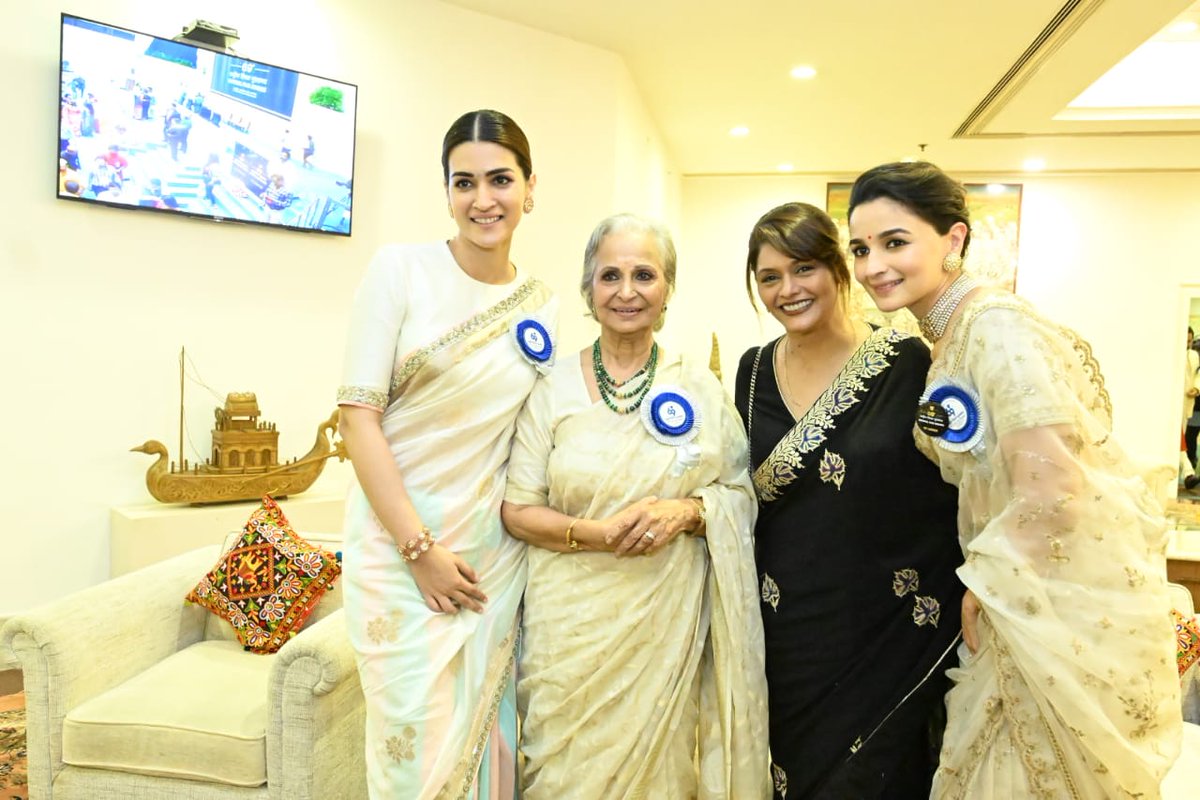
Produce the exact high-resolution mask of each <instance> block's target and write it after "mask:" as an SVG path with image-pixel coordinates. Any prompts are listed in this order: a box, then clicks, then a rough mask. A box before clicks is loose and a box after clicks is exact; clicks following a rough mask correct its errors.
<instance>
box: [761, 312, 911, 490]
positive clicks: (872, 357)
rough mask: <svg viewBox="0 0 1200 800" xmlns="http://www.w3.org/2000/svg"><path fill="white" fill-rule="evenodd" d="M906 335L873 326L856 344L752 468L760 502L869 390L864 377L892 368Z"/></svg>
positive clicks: (801, 465) (781, 485) (797, 468)
mask: <svg viewBox="0 0 1200 800" xmlns="http://www.w3.org/2000/svg"><path fill="white" fill-rule="evenodd" d="M909 338H912V336H911V334H908V333H904V332H902V331H898V330H896V329H894V328H876V329H875V330H874V331H872V332H871V335H870V336H868V337H867V338H866V341H864V342H863V343H862V344H861V345H859V347H858V349H857V350H855V351H854V353H853V355H851V356H850V358H849V359H847V360H846V363H845V364H843V365H842V369H841V370H840V371H839V372H838V374H837V377H835V378H834V379H833V383H831V384H830V385H829V386H828V387H827V388H826V389H825V391H824V392H822V393H821V396H820V397H818V398H817V400H816V402H815V403H813V404H812V406H811V407H810V408H809V409H808V410H807V411H805V412H804V414H803V416H801V417H800V419H799V420H798V421H797V422H796V424H795V425H794V426H793V427H792V429H791V430H790V431H788V432H787V433H786V434H785V435H784V437H783V438H782V439H780V440H779V442H778V443H777V444H776V445H775V447H774V449H772V450H771V453H770V454H769V455H768V456H767V457H766V458H765V459H764V460H763V462H762V463H761V464H759V465H758V469H756V470H754V475H753V478H754V488H755V489H756V490H757V491H758V498H759V501H760V502H762V503H769V502H771V501H773V500H778V499H779V497H780V496H782V494H783V490H784V489H785V488H786V487H787V486H788V485H789V484H791V483H792V482H794V481H795V480H796V478H798V477H799V471H800V470H802V469H804V456H806V455H807V454H809V453H811V452H813V451H814V450H816V449H817V448H819V447H820V446H821V445H822V444H824V443H825V440H826V438H828V437H827V436H826V433H825V431H827V430H828V429H830V428H832V427H833V426H834V423H835V422H836V421H837V418H838V417H839V416H841V415H842V414H844V413H845V412H846V411H848V410H849V409H850V408H852V407H853V406H855V405H857V404H858V402H859V401H860V400H861V399H862V397H863V395H865V394H866V393H867V391H868V387H867V384H866V381H867V380H869V379H871V378H874V377H876V376H877V375H880V374H882V373H883V372H885V371H886V370H888V369H889V368H891V366H892V362H891V360H890V358H891V357H894V356H896V355H897V351H896V348H895V347H894V345H895V344H896V343H897V342H900V341H903V340H904V339H909ZM776 383H778V378H776Z"/></svg>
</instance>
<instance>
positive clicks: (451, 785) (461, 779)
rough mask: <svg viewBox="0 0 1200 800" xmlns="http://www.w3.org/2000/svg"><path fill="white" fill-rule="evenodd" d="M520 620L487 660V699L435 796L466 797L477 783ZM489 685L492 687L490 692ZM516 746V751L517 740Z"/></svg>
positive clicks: (513, 654)
mask: <svg viewBox="0 0 1200 800" xmlns="http://www.w3.org/2000/svg"><path fill="white" fill-rule="evenodd" d="M519 624H520V620H519V619H514V620H513V624H512V627H511V628H510V629H509V631H508V635H507V636H505V637H504V640H503V641H502V642H500V646H499V647H498V648H497V649H496V654H495V655H494V656H493V657H492V660H491V663H489V664H488V669H487V674H486V675H485V677H484V681H483V686H484V691H483V692H482V695H483V696H484V697H486V698H487V702H484V703H480V704H479V706H478V707H477V708H476V709H475V717H474V719H472V720H471V728H470V730H469V731H468V733H467V749H466V750H465V751H464V752H463V753H462V755H461V757H460V758H459V760H458V763H457V764H456V765H455V767H454V769H453V770H452V771H451V772H450V775H449V777H448V778H447V779H446V783H445V784H443V785H442V788H441V790H440V791H438V793H437V795H435V800H466V798H468V797H469V796H470V794H471V790H472V788H474V786H475V778H476V775H477V774H478V772H479V763H480V762H481V761H482V760H483V753H484V751H485V750H487V740H488V737H489V736H491V734H492V728H493V727H494V726H495V724H496V715H497V714H498V713H499V710H500V703H501V701H502V700H503V699H504V691H505V689H507V688H508V681H509V679H510V678H511V677H512V674H513V668H514V666H515V664H516V658H517V647H516V642H517V630H518V626H519ZM489 687H491V689H490V692H489V690H488V689H489ZM513 746H514V752H515V747H516V743H515V742H514V744H513ZM514 768H515V765H514ZM514 774H515V773H514ZM518 779H519V778H518Z"/></svg>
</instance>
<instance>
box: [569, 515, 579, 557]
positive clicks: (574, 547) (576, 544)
mask: <svg viewBox="0 0 1200 800" xmlns="http://www.w3.org/2000/svg"><path fill="white" fill-rule="evenodd" d="M577 522H579V518H578V517H576V518H575V519H573V520H571V524H570V525H568V526H567V547H569V548H571V549H572V550H578V549H579V542H577V541H575V540H574V539H573V538H572V537H571V531H573V530H575V524H576V523H577Z"/></svg>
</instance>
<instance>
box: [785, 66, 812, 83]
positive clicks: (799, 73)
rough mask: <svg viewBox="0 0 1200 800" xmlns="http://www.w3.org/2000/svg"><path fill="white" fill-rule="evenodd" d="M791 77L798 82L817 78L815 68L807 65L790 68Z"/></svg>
mask: <svg viewBox="0 0 1200 800" xmlns="http://www.w3.org/2000/svg"><path fill="white" fill-rule="evenodd" d="M791 75H792V77H793V78H795V79H796V80H798V81H807V80H811V79H813V78H815V77H817V68H816V67H810V66H808V65H807V64H799V65H797V66H795V67H792V72H791Z"/></svg>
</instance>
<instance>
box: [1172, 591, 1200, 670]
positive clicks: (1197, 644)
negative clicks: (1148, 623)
mask: <svg viewBox="0 0 1200 800" xmlns="http://www.w3.org/2000/svg"><path fill="white" fill-rule="evenodd" d="M1171 619H1172V620H1173V621H1174V623H1175V640H1176V650H1175V660H1176V661H1177V662H1178V664H1179V675H1180V677H1182V676H1183V674H1184V673H1185V672H1187V671H1188V668H1189V667H1191V666H1192V665H1193V664H1195V663H1196V662H1197V661H1200V624H1197V623H1196V619H1195V617H1186V616H1184V615H1183V614H1181V613H1179V612H1178V611H1176V610H1175V609H1173V608H1172V609H1171Z"/></svg>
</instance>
